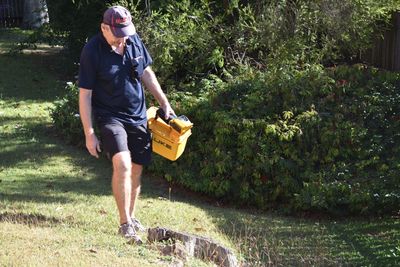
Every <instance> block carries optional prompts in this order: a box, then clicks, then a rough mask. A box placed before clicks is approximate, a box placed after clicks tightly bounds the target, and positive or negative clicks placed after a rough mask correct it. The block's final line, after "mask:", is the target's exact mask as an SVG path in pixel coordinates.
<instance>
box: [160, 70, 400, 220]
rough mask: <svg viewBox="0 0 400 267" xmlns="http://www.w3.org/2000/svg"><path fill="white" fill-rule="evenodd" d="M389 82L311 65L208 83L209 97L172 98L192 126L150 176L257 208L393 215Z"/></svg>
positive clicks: (395, 161) (395, 109)
mask: <svg viewBox="0 0 400 267" xmlns="http://www.w3.org/2000/svg"><path fill="white" fill-rule="evenodd" d="M399 78H400V76H399V74H391V73H386V72H380V71H378V70H376V69H372V68H367V67H365V66H362V65H360V66H355V67H346V66H342V67H335V68H331V69H328V70H325V69H324V68H322V67H321V66H318V65H312V66H310V67H308V68H306V69H302V70H296V69H290V68H288V69H286V70H284V69H278V70H271V71H270V72H264V73H259V74H256V75H254V77H249V78H247V79H243V78H242V77H239V78H238V79H237V80H233V81H232V82H230V83H224V82H221V81H218V80H208V81H206V82H203V84H207V83H209V84H212V85H211V87H212V88H213V90H212V91H208V92H207V93H205V94H202V95H201V97H193V96H190V95H186V98H185V97H183V96H182V95H179V94H178V95H176V97H175V98H176V99H177V101H178V102H179V104H180V105H178V106H179V107H180V108H181V110H178V111H179V112H181V113H182V112H183V113H185V114H187V115H188V116H189V118H192V119H193V121H194V124H195V128H194V130H193V136H192V137H191V138H190V140H189V144H188V147H187V149H186V151H185V154H184V155H183V156H182V158H181V159H179V160H178V161H177V162H174V163H172V164H171V163H170V162H167V161H165V160H163V159H159V160H157V161H156V163H155V164H154V165H153V166H152V170H153V171H155V172H157V171H158V172H160V174H162V175H164V176H165V177H166V178H167V179H168V180H170V181H171V182H178V183H180V184H183V185H185V186H187V187H189V188H191V189H193V190H196V191H199V192H204V193H207V194H211V195H214V196H216V197H221V198H224V199H229V200H232V201H235V202H236V203H242V204H251V205H256V206H258V207H260V208H267V207H271V206H275V205H277V204H278V205H282V206H284V207H287V208H289V209H290V210H319V211H326V212H330V213H339V212H344V213H346V212H348V213H357V214H359V213H374V212H377V213H383V212H393V211H397V209H398V207H399V204H400V195H399V192H400V191H399V189H400V188H399V184H398V182H397V181H398V176H397V173H399V168H400V159H399V157H398V155H399V149H400V147H399V146H398V145H396V144H398V142H399V141H400V140H399V138H400V135H399V134H398V132H399V130H400V120H399V118H398V117H399V114H400V108H399V106H398V103H400V102H399V101H400V92H399V88H400V84H399ZM215 87H217V88H215ZM396 103H397V104H396ZM188 166H190V169H188ZM161 170H162V171H161Z"/></svg>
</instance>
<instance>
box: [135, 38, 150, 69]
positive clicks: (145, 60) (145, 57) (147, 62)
mask: <svg viewBox="0 0 400 267" xmlns="http://www.w3.org/2000/svg"><path fill="white" fill-rule="evenodd" d="M136 38H137V44H138V46H139V48H140V51H141V52H142V56H143V69H145V68H147V67H148V66H150V65H151V64H153V59H152V58H151V56H150V54H149V51H147V49H146V46H145V45H144V44H143V42H142V39H140V37H139V35H137V34H136Z"/></svg>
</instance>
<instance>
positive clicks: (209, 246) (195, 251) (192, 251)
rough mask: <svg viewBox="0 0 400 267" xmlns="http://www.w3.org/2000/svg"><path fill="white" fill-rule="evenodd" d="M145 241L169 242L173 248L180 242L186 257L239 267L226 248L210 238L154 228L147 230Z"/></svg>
mask: <svg viewBox="0 0 400 267" xmlns="http://www.w3.org/2000/svg"><path fill="white" fill-rule="evenodd" d="M147 240H148V241H149V242H151V243H153V242H160V241H166V240H171V241H172V242H173V244H175V248H176V244H177V243H178V242H177V241H180V242H181V244H182V247H180V248H181V249H184V250H185V251H186V254H187V255H188V256H191V257H196V258H199V259H202V260H209V261H213V262H214V263H215V264H217V265H218V266H223V267H237V266H239V264H238V261H237V259H236V256H235V255H234V254H233V253H232V252H231V251H230V250H229V249H228V248H225V247H223V246H222V245H220V244H218V243H216V242H215V241H214V240H212V239H210V238H206V237H202V236H198V235H193V234H188V233H182V232H176V231H173V230H170V229H167V228H162V227H156V228H149V229H148V233H147Z"/></svg>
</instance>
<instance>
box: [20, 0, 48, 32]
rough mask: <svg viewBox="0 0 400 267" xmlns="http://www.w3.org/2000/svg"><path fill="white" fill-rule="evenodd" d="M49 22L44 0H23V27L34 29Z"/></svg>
mask: <svg viewBox="0 0 400 267" xmlns="http://www.w3.org/2000/svg"><path fill="white" fill-rule="evenodd" d="M48 22H49V15H48V12H47V4H46V0H25V1H24V20H23V23H22V24H23V27H24V28H26V29H36V28H39V27H40V26H42V25H43V24H44V23H48Z"/></svg>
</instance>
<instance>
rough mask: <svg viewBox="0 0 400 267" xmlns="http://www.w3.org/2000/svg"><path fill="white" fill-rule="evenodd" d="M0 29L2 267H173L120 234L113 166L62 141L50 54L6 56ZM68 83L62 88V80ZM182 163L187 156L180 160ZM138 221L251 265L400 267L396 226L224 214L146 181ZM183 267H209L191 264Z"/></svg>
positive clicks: (55, 65)
mask: <svg viewBox="0 0 400 267" xmlns="http://www.w3.org/2000/svg"><path fill="white" fill-rule="evenodd" d="M27 34H29V32H22V31H19V30H4V29H0V244H1V249H0V266H123V265H126V266H128V265H129V266H168V265H169V264H171V263H172V262H173V260H174V259H173V258H172V257H171V256H164V255H162V254H161V253H160V252H159V251H158V250H157V249H156V247H155V246H154V245H152V244H148V243H145V244H144V245H142V246H133V245H127V244H125V243H124V240H123V239H121V238H120V237H119V236H118V235H117V234H116V232H117V228H118V219H117V210H116V207H115V203H114V199H113V197H112V195H111V187H110V176H111V165H110V163H109V162H108V161H107V160H106V159H104V158H101V159H99V160H96V159H94V158H92V157H90V156H89V154H88V153H87V152H86V151H84V150H82V149H81V148H77V147H73V146H69V145H67V144H65V142H63V140H62V137H60V136H58V135H57V133H56V132H55V130H54V129H53V128H52V127H51V120H50V116H49V108H50V107H51V106H52V102H53V101H54V100H55V99H56V97H57V96H58V95H60V94H62V91H63V88H64V84H65V82H66V80H65V79H66V78H65V75H64V74H63V73H62V72H63V67H64V66H63V64H62V63H61V62H62V60H61V59H60V56H59V55H58V54H57V53H54V52H51V51H53V50H52V49H49V48H46V47H45V46H44V48H46V49H43V50H42V51H41V52H38V51H36V52H35V51H25V52H24V53H22V54H9V53H7V51H9V49H10V48H12V47H13V46H14V45H15V43H16V40H22V38H23V36H24V35H27ZM62 79H64V81H61V80H62ZM183 156H184V155H183ZM142 191H143V193H142V195H141V200H140V202H139V207H138V217H139V219H141V221H142V222H143V223H144V224H146V225H147V226H151V227H155V226H164V227H168V228H171V229H174V230H179V231H185V232H189V233H194V234H198V235H202V236H207V237H211V238H213V239H215V240H217V241H218V242H220V243H222V244H224V245H225V246H227V247H230V248H231V249H233V250H234V251H235V253H236V255H237V256H238V258H239V259H241V260H246V261H247V262H248V263H249V266H399V265H400V220H399V217H387V218H357V219H355V218H352V219H350V218H349V219H336V220H328V219H311V218H310V219H307V218H295V217H287V216H282V215H279V214H276V213H259V212H254V211H245V210H238V209H232V208H227V207H219V206H217V205H213V203H210V202H212V201H210V200H208V201H205V200H202V198H199V197H196V196H195V195H194V194H190V193H189V192H186V191H184V190H182V189H179V188H171V192H170V191H169V187H168V185H167V184H166V183H165V182H164V181H163V180H162V179H160V178H159V177H154V176H151V175H150V174H149V173H145V175H144V177H143V190H142ZM186 266H212V264H211V263H205V262H202V261H199V260H196V259H189V260H188V262H187V263H186Z"/></svg>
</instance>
